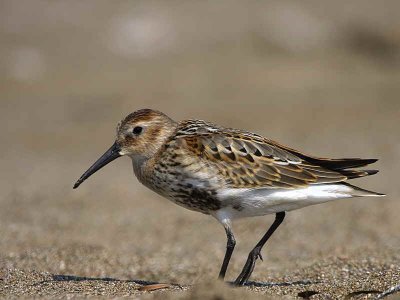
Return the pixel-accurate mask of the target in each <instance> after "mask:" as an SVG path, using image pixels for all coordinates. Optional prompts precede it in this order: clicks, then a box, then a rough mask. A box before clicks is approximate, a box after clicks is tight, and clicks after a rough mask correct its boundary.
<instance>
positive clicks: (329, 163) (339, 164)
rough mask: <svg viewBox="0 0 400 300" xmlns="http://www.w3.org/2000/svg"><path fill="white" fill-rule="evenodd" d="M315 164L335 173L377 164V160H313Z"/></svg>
mask: <svg viewBox="0 0 400 300" xmlns="http://www.w3.org/2000/svg"><path fill="white" fill-rule="evenodd" d="M311 160H313V161H314V162H315V163H317V164H319V165H320V166H323V167H325V168H328V169H330V170H333V171H340V170H344V169H352V168H359V167H364V166H367V165H370V164H373V163H375V162H377V161H378V160H377V159H375V158H371V159H363V158H339V159H318V158H316V159H315V158H312V159H311Z"/></svg>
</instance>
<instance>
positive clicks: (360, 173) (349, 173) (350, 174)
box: [339, 170, 379, 179]
mask: <svg viewBox="0 0 400 300" xmlns="http://www.w3.org/2000/svg"><path fill="white" fill-rule="evenodd" d="M339 172H340V174H343V175H344V176H346V177H347V178H348V179H354V178H360V177H364V176H369V175H374V174H376V173H378V172H379V170H340V171H339Z"/></svg>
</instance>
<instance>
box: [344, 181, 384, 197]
mask: <svg viewBox="0 0 400 300" xmlns="http://www.w3.org/2000/svg"><path fill="white" fill-rule="evenodd" d="M341 184H344V185H346V186H347V187H349V188H350V189H351V192H350V193H351V196H352V197H383V196H386V195H385V194H382V193H377V192H373V191H368V190H365V189H362V188H359V187H358V186H355V185H352V184H349V183H347V182H342V183H341Z"/></svg>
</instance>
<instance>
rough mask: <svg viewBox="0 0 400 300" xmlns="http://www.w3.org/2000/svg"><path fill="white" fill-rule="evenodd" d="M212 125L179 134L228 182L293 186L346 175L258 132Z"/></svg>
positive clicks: (329, 180) (234, 183)
mask: <svg viewBox="0 0 400 300" xmlns="http://www.w3.org/2000/svg"><path fill="white" fill-rule="evenodd" d="M207 124H208V125H210V124H209V123H207ZM186 129H187V128H186ZM209 129H210V127H208V128H206V130H205V129H204V126H203V127H201V126H200V127H197V128H196V130H189V131H181V133H180V134H179V132H178V135H177V138H178V139H181V141H182V146H183V147H185V148H186V149H187V150H188V151H190V152H191V153H192V154H194V155H196V156H198V157H199V158H200V159H201V160H203V161H204V162H206V163H207V164H208V165H211V166H213V167H216V168H217V169H218V170H219V173H220V174H221V175H222V177H223V178H226V184H227V185H228V186H231V187H237V188H244V187H248V188H258V187H270V188H288V189H290V188H297V187H306V186H308V185H311V184H322V183H334V182H342V181H345V180H346V179H347V176H345V175H343V174H341V173H340V172H338V171H335V170H330V169H327V168H324V167H323V166H320V165H318V164H315V163H311V162H308V161H306V160H305V159H303V158H301V157H300V156H298V155H296V154H294V153H292V152H290V151H288V150H286V149H284V148H282V147H280V146H279V144H277V143H274V142H272V141H270V140H268V139H266V138H263V137H261V136H259V135H256V134H253V133H250V132H245V131H239V130H233V129H223V128H217V129H216V130H209Z"/></svg>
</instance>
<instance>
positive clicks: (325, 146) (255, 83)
mask: <svg viewBox="0 0 400 300" xmlns="http://www.w3.org/2000/svg"><path fill="white" fill-rule="evenodd" d="M104 3H106V2H104ZM104 3H103V7H104V8H106V7H107V5H106V4H104ZM46 5H47V4H46ZM82 9H83V8H82ZM61 11H62V9H61ZM108 11H110V14H111V13H112V12H113V10H112V9H109V10H106V9H105V12H103V14H101V18H100V19H101V20H104V23H105V24H108V23H107V22H105V20H108V19H107V16H108ZM393 11H395V10H394V9H393ZM397 11H398V10H397ZM58 12H60V10H58ZM192 13H193V11H192ZM239 13H240V11H238V14H239ZM35 14H37V15H38V16H40V14H38V12H37V11H36V10H34V11H32V14H23V16H25V17H26V20H27V21H26V22H28V21H29V22H31V23H32V24H33V25H32V26H30V25H29V24H31V23H29V22H28V23H27V24H28V25H27V26H28V27H27V28H28V29H25V30H26V31H24V32H23V33H21V34H20V35H18V34H16V33H13V32H12V31H6V30H3V28H2V35H1V36H0V44H1V45H2V46H1V48H0V52H1V51H3V52H1V53H6V52H7V51H8V50H7V49H14V48H12V47H16V45H17V46H18V45H33V46H32V47H37V49H42V50H43V53H44V54H46V55H48V56H45V58H46V60H45V61H46V62H47V63H48V64H49V66H48V68H49V69H48V70H47V71H46V72H47V73H46V72H45V73H44V75H42V77H40V78H36V79H32V78H31V79H29V78H28V79H26V78H25V79H24V78H22V79H21V78H11V77H9V76H8V75H7V74H6V73H4V72H2V73H1V74H0V93H1V100H0V108H1V109H0V128H1V130H0V138H1V141H2V143H1V145H2V146H1V148H2V151H1V154H0V165H1V170H2V175H1V181H0V297H2V298H9V299H19V298H32V297H43V298H84V297H99V298H105V299H109V298H120V297H125V296H131V297H133V298H135V297H140V298H144V299H176V298H177V299H243V298H249V299H258V298H263V299H265V298H271V299H302V298H305V299H375V298H376V297H378V296H379V295H380V294H382V293H383V292H384V291H386V290H388V289H390V288H391V287H393V286H396V285H398V284H400V254H399V248H400V238H399V228H400V218H399V211H400V201H399V199H400V188H399V176H398V170H400V160H399V157H400V135H399V128H400V127H399V121H400V100H399V95H400V67H399V66H400V64H399V61H398V60H396V59H395V57H396V56H395V55H394V56H390V57H389V58H387V57H386V56H385V57H384V59H381V58H382V57H380V55H381V54H380V52H379V51H378V52H373V53H372V54H371V53H368V54H365V53H358V52H352V51H350V50H348V49H347V50H344V49H341V48H340V47H338V48H335V49H330V50H326V51H320V52H318V51H317V52H315V53H314V52H313V53H311V54H310V53H300V54H299V53H297V54H294V53H288V52H285V51H282V52H280V51H273V50H271V49H270V48H269V46H268V45H265V44H263V43H262V42H260V43H257V42H256V41H257V40H256V37H254V36H253V39H246V38H243V37H242V38H241V39H240V42H237V41H236V39H234V40H227V41H224V42H221V43H214V42H210V43H206V44H201V43H200V42H199V43H200V44H201V45H203V46H199V44H195V46H194V48H190V46H187V48H185V49H186V50H184V51H183V50H182V51H183V52H180V53H178V54H177V53H169V54H165V53H163V54H160V55H158V56H155V57H146V58H140V59H128V58H126V57H122V58H121V57H118V58H117V57H116V56H115V54H112V53H110V52H109V50H105V49H103V48H102V46H101V43H100V42H98V40H97V38H96V39H94V38H93V36H96V37H97V36H98V32H97V31H96V30H97V28H98V27H97V26H95V25H93V24H97V23H93V24H92V23H90V22H92V21H93V20H94V19H93V20H92V19H89V21H88V23H87V24H89V25H90V24H92V25H91V26H89V25H88V26H84V25H82V24H86V23H84V22H83V23H79V22H75V23H74V24H75V26H77V28H80V30H75V29H74V28H75V27H71V28H73V29H74V30H75V31H74V30H73V29H71V30H72V31H68V30H65V31H63V30H61V29H57V30H52V31H51V30H50V31H46V30H45V29H46V28H53V27H51V26H64V25H62V24H64V23H60V22H58V19H57V22H55V23H54V24H53V23H52V25H51V24H50V25H51V26H50V25H48V24H47V23H46V22H47V21H46V20H47V19H45V18H43V20H42V19H41V18H39V17H38V18H37V20H36V19H34V16H35ZM12 16H13V17H12V18H11V19H10V18H8V19H5V20H8V22H11V21H13V20H15V15H12ZM25 17H24V20H25ZM78 17H79V15H78V16H77V18H78ZM32 20H33V21H32ZM51 20H52V19H51ZM90 20H92V21H90ZM96 20H97V19H96ZM34 21H35V22H38V24H39V25H35V24H36V23H34ZM39 21H40V22H39ZM386 21H387V20H386ZM49 22H50V21H49ZM93 22H95V21H93ZM96 22H97V21H96ZM204 22H207V21H206V20H205V21H204ZM396 22H397V21H396ZM7 24H14V23H7ZM60 24H61V25H60ZM65 24H67V23H65ZM10 26H11V25H10ZM29 26H30V27H29ZM47 26H49V27H47ZM65 26H67V25H65ZM68 26H70V25H68ZM71 26H72V25H71ZM211 27H213V26H211ZM21 28H22V27H21ZM23 28H25V27H23ZM57 28H58V27H57ZM68 28H70V27H68ZM29 30H31V31H29ZM209 30H210V32H211V31H212V28H209ZM90 34H92V35H90ZM393 36H394V35H393ZM61 38H62V39H61ZM215 38H216V36H215ZM75 45H79V47H77V48H76V47H75ZM69 47H70V48H69ZM79 49H80V50H79ZM78 50H79V51H78ZM46 51H47V52H46ZM396 51H397V50H396ZM7 53H8V52H7ZM99 53H100V54H99ZM396 53H397V52H396ZM29 55H32V53H31V54H29ZM96 55H97V56H96ZM2 57H3V55H2ZM399 57H400V56H399ZM7 64H8V61H7ZM7 64H6V63H3V61H2V60H0V65H1V66H8V65H7ZM6 69H7V68H6V67H4V70H6ZM2 70H3V69H2ZM14 75H15V74H14ZM144 107H151V108H155V109H159V110H161V111H164V112H165V113H167V114H169V115H170V116H171V117H173V118H175V119H184V118H202V119H206V120H209V121H213V122H216V123H220V124H222V125H226V126H231V127H238V128H244V129H248V130H252V131H255V132H257V133H260V134H262V135H265V136H268V137H271V138H273V139H276V140H278V141H280V142H282V143H285V144H288V145H290V146H292V147H294V148H299V149H302V150H304V151H305V152H309V153H312V154H315V155H321V156H330V157H354V156H359V157H365V158H380V161H379V162H378V163H377V164H376V165H374V167H376V168H378V169H380V170H381V172H380V173H379V174H377V175H374V176H371V177H369V178H364V179H361V180H356V181H354V182H353V183H354V184H357V185H359V186H361V187H364V188H367V189H371V190H375V191H378V192H383V193H386V194H387V195H388V196H387V197H385V198H365V199H364V198H359V199H350V200H342V201H336V202H332V203H326V204H321V205H318V206H313V207H308V208H305V209H302V210H299V211H293V212H290V213H288V215H287V218H286V220H285V222H284V224H283V225H282V226H281V227H280V228H279V229H278V231H277V232H276V233H275V234H274V236H273V237H272V239H271V240H270V241H269V242H268V244H267V245H266V247H265V248H264V249H263V257H264V261H263V262H261V261H258V262H257V265H256V269H255V271H254V273H253V275H252V277H251V280H252V282H251V283H250V284H249V285H248V286H247V287H244V288H232V287H230V286H229V285H226V284H222V283H220V282H218V281H217V280H216V277H217V274H218V271H219V267H220V264H221V262H222V258H223V255H224V251H225V243H226V241H225V234H224V230H223V228H222V226H220V225H219V224H218V223H217V222H216V221H215V220H213V219H212V218H210V217H209V216H205V215H201V214H198V213H194V212H190V211H187V210H185V209H183V208H180V207H178V206H176V205H174V204H172V203H169V202H168V201H167V200H165V199H162V198H160V197H159V196H157V195H155V194H154V193H152V192H151V191H148V190H147V189H146V188H145V187H143V186H141V185H140V184H139V183H138V182H137V180H136V179H135V178H134V177H133V175H132V169H131V164H130V161H129V159H128V158H121V159H119V160H117V161H115V162H113V163H112V164H110V165H109V166H107V167H106V168H104V169H103V170H102V171H101V172H99V173H97V174H95V175H94V176H93V177H92V178H90V179H89V180H88V181H87V182H85V183H84V184H83V185H82V186H81V187H80V188H79V189H78V190H72V185H73V183H74V182H75V180H76V179H77V178H78V177H79V176H80V175H81V173H82V172H83V171H84V170H85V169H86V168H87V167H89V165H90V164H91V163H92V162H93V161H94V160H95V159H97V158H98V157H99V155H100V154H102V153H103V152H104V151H105V150H106V149H107V148H108V147H109V146H110V145H111V143H112V142H113V138H114V128H115V126H116V123H117V122H118V121H119V119H120V118H122V117H123V116H125V115H126V114H127V113H129V112H131V111H133V110H136V109H139V108H144ZM272 221H273V216H265V217H259V218H254V219H245V220H240V221H238V222H235V223H234V232H235V235H236V240H237V242H238V244H237V247H236V249H235V252H234V254H233V257H232V260H231V264H230V267H229V269H228V273H227V280H234V279H235V276H237V274H238V273H239V272H240V270H241V267H242V265H243V263H244V261H245V259H246V257H247V253H248V251H249V250H250V249H251V248H252V247H253V246H254V244H255V243H256V242H257V240H258V239H259V238H260V237H261V236H262V235H263V234H264V232H265V231H266V229H267V228H268V227H269V225H270V224H271V222H272ZM156 283H167V284H172V285H171V286H170V287H168V288H164V289H160V290H155V291H146V290H145V289H144V288H143V286H146V285H148V284H156ZM399 295H400V293H393V294H392V295H391V296H388V297H387V299H397V298H399V297H400V296H399Z"/></svg>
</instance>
